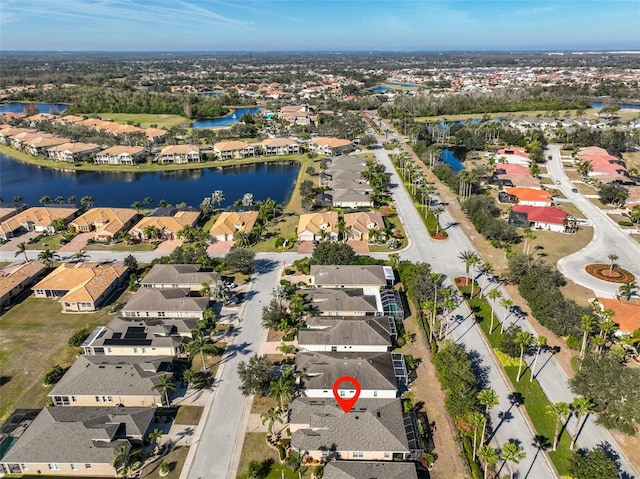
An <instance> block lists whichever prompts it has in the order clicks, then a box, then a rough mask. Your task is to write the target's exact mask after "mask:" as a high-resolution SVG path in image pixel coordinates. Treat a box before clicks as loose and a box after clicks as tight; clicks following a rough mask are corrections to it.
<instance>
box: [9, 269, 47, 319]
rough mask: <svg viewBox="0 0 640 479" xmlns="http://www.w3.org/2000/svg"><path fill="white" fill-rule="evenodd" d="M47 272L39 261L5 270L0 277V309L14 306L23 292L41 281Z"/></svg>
mask: <svg viewBox="0 0 640 479" xmlns="http://www.w3.org/2000/svg"><path fill="white" fill-rule="evenodd" d="M45 271H46V268H45V266H44V265H43V264H42V263H39V262H37V261H28V262H26V263H22V264H19V265H17V266H16V265H10V266H7V267H6V268H4V269H3V270H2V272H1V275H0V308H5V307H7V306H8V305H10V304H12V303H13V302H14V301H15V300H16V298H18V297H19V296H20V294H22V292H23V291H25V290H27V289H28V288H29V287H30V286H31V285H32V284H33V283H35V282H36V281H37V280H38V279H40V278H41V277H42V276H43V275H44V273H45Z"/></svg>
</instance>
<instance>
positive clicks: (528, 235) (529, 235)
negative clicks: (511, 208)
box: [522, 228, 536, 254]
mask: <svg viewBox="0 0 640 479" xmlns="http://www.w3.org/2000/svg"><path fill="white" fill-rule="evenodd" d="M534 239H536V235H535V234H534V233H533V231H531V228H525V229H524V246H523V248H522V252H523V253H524V254H529V247H530V246H531V243H530V242H531V241H533V240H534Z"/></svg>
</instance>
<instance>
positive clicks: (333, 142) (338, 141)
mask: <svg viewBox="0 0 640 479" xmlns="http://www.w3.org/2000/svg"><path fill="white" fill-rule="evenodd" d="M311 143H313V144H315V145H318V146H328V147H329V148H339V147H341V146H349V145H351V141H350V140H344V139H342V138H329V137H320V138H316V139H315V140H311Z"/></svg>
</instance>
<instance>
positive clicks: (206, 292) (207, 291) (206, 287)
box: [200, 283, 213, 301]
mask: <svg viewBox="0 0 640 479" xmlns="http://www.w3.org/2000/svg"><path fill="white" fill-rule="evenodd" d="M211 293H213V288H212V287H211V283H202V284H201V285H200V296H202V297H203V298H204V297H205V296H206V297H207V298H209V301H211Z"/></svg>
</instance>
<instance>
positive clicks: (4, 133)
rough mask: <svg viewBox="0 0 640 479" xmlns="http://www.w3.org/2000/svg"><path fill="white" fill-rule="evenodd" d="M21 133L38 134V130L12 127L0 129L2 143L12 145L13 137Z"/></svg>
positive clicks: (0, 141)
mask: <svg viewBox="0 0 640 479" xmlns="http://www.w3.org/2000/svg"><path fill="white" fill-rule="evenodd" d="M20 133H37V130H34V129H33V128H14V127H11V126H8V127H6V128H2V129H0V143H2V144H3V145H11V140H12V139H13V137H14V136H16V135H18V134H20Z"/></svg>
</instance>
